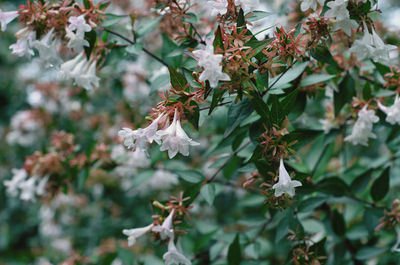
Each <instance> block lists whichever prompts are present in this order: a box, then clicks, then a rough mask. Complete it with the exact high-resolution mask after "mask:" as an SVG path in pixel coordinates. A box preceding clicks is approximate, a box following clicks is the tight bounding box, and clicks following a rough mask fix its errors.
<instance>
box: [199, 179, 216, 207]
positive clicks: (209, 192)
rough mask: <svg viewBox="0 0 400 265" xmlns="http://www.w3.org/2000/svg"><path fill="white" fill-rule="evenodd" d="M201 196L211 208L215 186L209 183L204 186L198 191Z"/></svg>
mask: <svg viewBox="0 0 400 265" xmlns="http://www.w3.org/2000/svg"><path fill="white" fill-rule="evenodd" d="M200 194H201V196H202V197H203V198H204V199H205V200H206V201H207V202H208V204H209V205H210V206H212V204H213V202H214V199H215V184H214V183H209V184H206V185H204V186H203V187H202V188H201V190H200Z"/></svg>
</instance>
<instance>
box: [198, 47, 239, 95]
mask: <svg viewBox="0 0 400 265" xmlns="http://www.w3.org/2000/svg"><path fill="white" fill-rule="evenodd" d="M193 54H194V56H196V57H197V59H198V62H199V66H200V67H203V68H204V71H203V72H202V73H201V75H200V78H199V79H200V81H203V82H204V81H206V80H208V81H209V82H210V85H211V86H212V87H216V86H217V85H218V82H219V81H230V80H231V78H230V77H229V75H227V74H226V73H223V72H222V65H220V64H221V62H222V57H223V56H222V54H214V47H213V45H212V41H211V40H207V45H206V48H205V49H204V50H196V51H193Z"/></svg>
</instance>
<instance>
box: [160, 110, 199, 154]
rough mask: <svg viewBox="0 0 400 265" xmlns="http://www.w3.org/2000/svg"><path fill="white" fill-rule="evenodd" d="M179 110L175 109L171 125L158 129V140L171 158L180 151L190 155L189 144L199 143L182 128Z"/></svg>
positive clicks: (162, 149)
mask: <svg viewBox="0 0 400 265" xmlns="http://www.w3.org/2000/svg"><path fill="white" fill-rule="evenodd" d="M177 115H178V112H177V110H176V109H175V114H174V120H173V121H172V123H171V125H170V126H169V127H168V128H167V129H165V130H159V131H157V137H158V138H157V139H155V140H156V141H157V143H158V144H161V148H160V150H161V151H167V150H168V156H169V158H171V159H172V158H173V157H175V156H176V155H177V154H178V153H181V154H182V155H184V156H188V155H189V146H190V145H192V146H195V145H199V143H198V142H195V141H193V140H192V139H191V138H189V137H188V136H187V134H186V133H185V131H184V130H183V129H182V126H181V122H180V120H179V119H177Z"/></svg>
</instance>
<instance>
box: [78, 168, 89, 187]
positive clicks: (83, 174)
mask: <svg viewBox="0 0 400 265" xmlns="http://www.w3.org/2000/svg"><path fill="white" fill-rule="evenodd" d="M88 177H89V168H87V167H85V168H83V169H82V170H81V171H80V172H79V174H78V190H82V189H83V187H84V186H85V182H86V180H87V179H88Z"/></svg>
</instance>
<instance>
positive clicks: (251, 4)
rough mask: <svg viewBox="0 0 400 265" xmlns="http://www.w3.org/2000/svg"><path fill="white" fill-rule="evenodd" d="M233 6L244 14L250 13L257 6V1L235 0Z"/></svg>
mask: <svg viewBox="0 0 400 265" xmlns="http://www.w3.org/2000/svg"><path fill="white" fill-rule="evenodd" d="M235 5H237V6H240V7H241V8H242V9H243V11H244V12H250V11H252V10H254V9H255V8H256V7H257V6H258V5H259V0H235Z"/></svg>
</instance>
